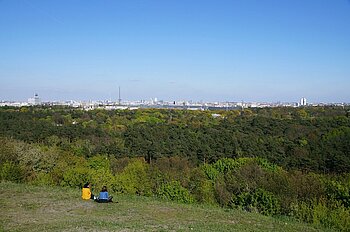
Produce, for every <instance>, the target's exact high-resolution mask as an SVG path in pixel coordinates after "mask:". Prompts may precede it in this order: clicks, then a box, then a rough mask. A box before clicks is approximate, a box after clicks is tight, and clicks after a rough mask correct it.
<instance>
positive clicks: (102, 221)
mask: <svg viewBox="0 0 350 232" xmlns="http://www.w3.org/2000/svg"><path fill="white" fill-rule="evenodd" d="M114 197H115V200H117V201H118V203H110V204H98V203H95V202H93V201H83V200H81V198H80V190H79V189H69V188H60V187H38V186H31V185H24V184H13V183H0V209H1V217H0V230H3V231H325V230H323V229H315V228H313V227H311V226H310V225H307V224H303V223H299V222H296V221H293V220H292V219H289V218H272V217H266V216H263V215H260V214H257V213H248V212H242V211H240V210H225V209H221V208H217V207H211V206H203V205H184V204H178V203H174V202H167V201H162V200H158V199H154V198H146V197H137V196H126V195H117V196H114Z"/></svg>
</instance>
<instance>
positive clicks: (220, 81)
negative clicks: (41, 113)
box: [0, 0, 350, 103]
mask: <svg viewBox="0 0 350 232" xmlns="http://www.w3.org/2000/svg"><path fill="white" fill-rule="evenodd" d="M119 86H120V88H121V98H122V99H123V100H141V99H145V100H148V99H150V98H157V99H163V100H169V101H173V100H194V101H233V102H234V101H242V100H243V101H251V102H277V101H281V102H297V101H299V99H300V98H301V97H305V98H306V99H307V100H308V101H309V102H329V103H330V102H347V103H350V90H349V89H350V0H125V1H118V0H50V1H47V0H0V100H12V101H26V100H27V99H28V98H29V97H32V96H33V95H34V93H38V94H39V96H40V97H41V99H42V100H43V101H53V100H109V99H112V100H116V99H117V98H118V87H119Z"/></svg>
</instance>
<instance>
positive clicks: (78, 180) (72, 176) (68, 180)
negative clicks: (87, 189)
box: [61, 167, 92, 188]
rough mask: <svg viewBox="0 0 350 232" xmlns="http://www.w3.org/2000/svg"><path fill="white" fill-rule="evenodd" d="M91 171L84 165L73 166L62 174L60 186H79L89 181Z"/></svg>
mask: <svg viewBox="0 0 350 232" xmlns="http://www.w3.org/2000/svg"><path fill="white" fill-rule="evenodd" d="M91 176H92V175H91V171H90V170H89V169H88V168H86V167H73V168H70V169H68V170H67V171H66V172H65V173H64V174H63V180H62V182H61V185H62V186H70V187H79V188H81V187H82V186H83V184H84V183H86V182H90V181H91Z"/></svg>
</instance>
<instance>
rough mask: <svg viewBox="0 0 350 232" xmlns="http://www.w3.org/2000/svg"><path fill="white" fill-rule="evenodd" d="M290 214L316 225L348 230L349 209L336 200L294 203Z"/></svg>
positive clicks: (349, 225)
mask: <svg viewBox="0 0 350 232" xmlns="http://www.w3.org/2000/svg"><path fill="white" fill-rule="evenodd" d="M291 215H292V216H294V217H295V218H297V219H299V220H302V221H304V222H308V223H312V224H314V225H317V226H324V227H327V228H334V229H337V230H339V231H350V210H349V209H347V208H345V207H344V206H343V205H342V204H341V203H340V202H338V201H329V200H326V199H320V200H315V199H314V200H312V201H309V202H301V203H294V204H293V205H292V214H291Z"/></svg>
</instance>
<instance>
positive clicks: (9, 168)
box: [0, 161, 24, 182]
mask: <svg viewBox="0 0 350 232" xmlns="http://www.w3.org/2000/svg"><path fill="white" fill-rule="evenodd" d="M23 177H24V173H23V170H22V168H21V167H20V166H19V165H18V164H15V163H13V162H11V161H6V162H5V163H3V164H2V165H1V166H0V178H1V180H6V181H13V182H21V181H22V180H23Z"/></svg>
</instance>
